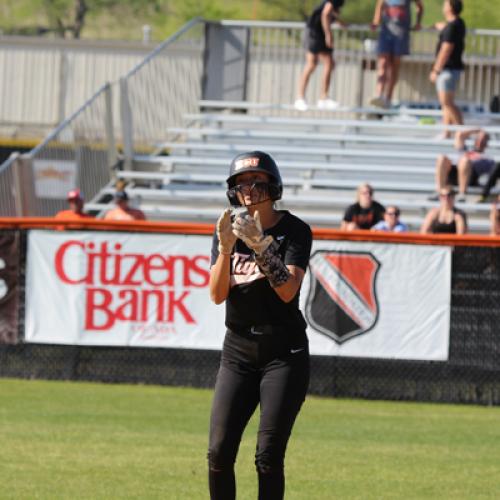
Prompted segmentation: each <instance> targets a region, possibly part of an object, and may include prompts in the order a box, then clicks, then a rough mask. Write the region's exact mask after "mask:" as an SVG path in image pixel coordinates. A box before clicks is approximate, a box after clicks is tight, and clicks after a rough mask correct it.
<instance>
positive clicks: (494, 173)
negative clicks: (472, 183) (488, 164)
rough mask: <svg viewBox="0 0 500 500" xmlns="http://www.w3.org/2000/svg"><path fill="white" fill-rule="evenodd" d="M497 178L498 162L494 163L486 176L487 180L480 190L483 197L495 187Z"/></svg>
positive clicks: (499, 177) (498, 171) (499, 167)
mask: <svg viewBox="0 0 500 500" xmlns="http://www.w3.org/2000/svg"><path fill="white" fill-rule="evenodd" d="M498 179H500V162H499V163H496V164H495V167H494V168H493V170H492V171H491V172H490V175H489V176H488V181H487V182H486V184H485V186H484V189H483V192H482V195H483V196H484V197H485V198H486V197H487V196H488V195H489V194H490V191H491V190H492V189H493V188H494V187H495V185H496V183H497V180H498Z"/></svg>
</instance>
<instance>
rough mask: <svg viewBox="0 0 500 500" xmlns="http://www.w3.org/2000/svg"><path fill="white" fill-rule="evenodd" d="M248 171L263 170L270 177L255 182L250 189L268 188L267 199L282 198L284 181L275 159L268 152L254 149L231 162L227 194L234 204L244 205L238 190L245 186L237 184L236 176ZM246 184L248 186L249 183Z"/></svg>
mask: <svg viewBox="0 0 500 500" xmlns="http://www.w3.org/2000/svg"><path fill="white" fill-rule="evenodd" d="M246 172H261V173H264V174H267V176H268V178H269V182H268V183H264V182H255V183H253V184H252V185H251V187H250V190H253V189H259V190H261V191H262V190H263V189H267V195H268V198H266V200H267V199H271V200H272V201H276V200H279V199H281V196H282V194H283V183H282V181H281V175H280V172H279V170H278V167H277V165H276V163H275V161H274V160H273V158H272V157H271V156H270V155H268V154H267V153H264V152H262V151H252V152H249V153H243V154H240V155H238V156H236V157H235V158H234V159H233V161H232V162H231V166H230V168H229V177H228V178H227V179H226V182H227V186H228V190H227V192H226V194H227V197H228V200H229V203H231V205H232V206H234V207H239V206H241V205H242V204H241V202H240V200H239V199H238V192H240V191H241V189H242V187H243V186H241V185H237V184H236V177H237V176H238V175H240V174H243V173H246ZM245 186H248V184H247V185H245ZM262 201H265V200H259V203H262Z"/></svg>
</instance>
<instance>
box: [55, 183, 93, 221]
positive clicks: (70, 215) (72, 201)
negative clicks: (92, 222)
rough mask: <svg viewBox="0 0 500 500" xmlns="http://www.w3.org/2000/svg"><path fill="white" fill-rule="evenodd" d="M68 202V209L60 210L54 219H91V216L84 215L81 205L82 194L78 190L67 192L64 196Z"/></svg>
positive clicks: (82, 200) (82, 201)
mask: <svg viewBox="0 0 500 500" xmlns="http://www.w3.org/2000/svg"><path fill="white" fill-rule="evenodd" d="M66 199H67V200H68V204H69V209H68V210H61V211H59V212H57V214H56V215H55V218H56V219H91V218H93V217H92V216H91V215H89V214H86V213H84V211H83V205H84V198H83V194H82V192H81V191H80V190H79V189H72V190H71V191H68V195H67V196H66Z"/></svg>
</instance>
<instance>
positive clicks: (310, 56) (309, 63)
mask: <svg viewBox="0 0 500 500" xmlns="http://www.w3.org/2000/svg"><path fill="white" fill-rule="evenodd" d="M342 5H344V0H324V1H323V2H322V3H321V4H320V5H318V6H317V7H316V8H315V9H314V11H313V13H312V14H311V16H310V17H309V19H308V20H307V26H306V31H305V45H306V51H307V52H306V64H305V66H304V69H303V71H302V75H301V77H300V81H299V89H298V95H297V100H296V101H295V108H296V109H298V110H299V111H306V110H307V108H308V106H307V102H306V97H305V96H306V89H307V84H308V83H309V78H310V77H311V75H312V73H313V71H314V70H315V69H316V66H317V65H318V62H321V64H322V65H323V76H322V78H321V91H320V96H319V100H318V108H320V109H336V108H337V107H338V103H337V102H336V101H334V100H332V99H330V98H329V97H328V92H329V88H330V80H331V76H332V72H333V68H334V66H335V62H334V60H333V35H332V30H331V27H330V25H331V24H332V23H333V22H334V21H337V22H338V23H339V24H340V25H341V26H343V27H345V26H346V24H345V23H344V22H343V21H341V19H340V18H339V12H340V9H341V7H342Z"/></svg>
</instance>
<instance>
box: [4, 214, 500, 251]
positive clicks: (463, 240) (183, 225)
mask: <svg viewBox="0 0 500 500" xmlns="http://www.w3.org/2000/svg"><path fill="white" fill-rule="evenodd" d="M0 229H53V230H60V231H64V230H100V231H128V232H141V233H165V234H168V233H177V234H205V235H211V234H212V233H213V231H214V224H208V223H191V222H153V221H105V220H100V219H84V220H82V219H75V220H74V221H72V220H61V219H55V218H53V217H0ZM313 235H314V238H315V239H316V240H345V241H375V242H384V243H402V244H417V245H448V246H481V247H485V246H487V247H500V236H487V235H476V234H466V235H455V234H419V233H412V232H407V233H389V232H384V231H341V230H339V229H328V228H313Z"/></svg>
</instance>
